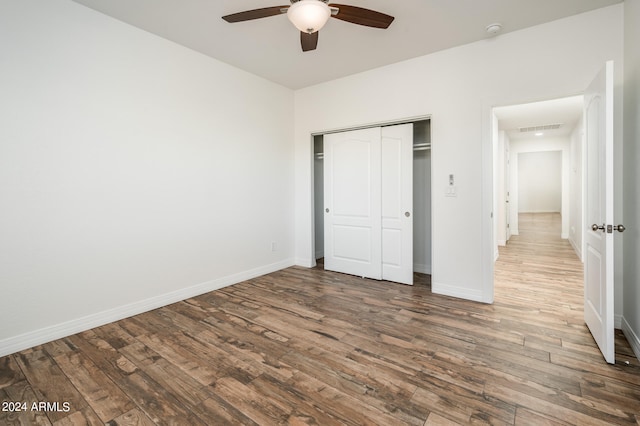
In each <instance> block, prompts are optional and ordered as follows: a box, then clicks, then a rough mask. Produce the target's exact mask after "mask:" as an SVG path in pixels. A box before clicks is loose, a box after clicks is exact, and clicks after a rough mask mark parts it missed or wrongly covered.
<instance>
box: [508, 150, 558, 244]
mask: <svg viewBox="0 0 640 426" xmlns="http://www.w3.org/2000/svg"><path fill="white" fill-rule="evenodd" d="M510 147H511V149H510V154H509V155H510V157H511V158H510V163H511V164H510V166H511V170H510V172H509V173H510V186H511V188H510V191H511V192H510V193H511V205H512V209H511V218H510V219H511V232H513V233H514V234H518V233H519V221H518V212H519V210H520V207H519V206H520V204H521V203H520V196H521V193H520V182H519V179H520V161H521V160H522V158H521V155H522V154H526V153H543V152H558V151H559V152H560V155H561V161H562V165H561V178H560V186H561V187H560V189H559V191H560V194H561V207H560V214H561V215H562V230H561V237H562V238H568V234H569V216H570V215H569V205H570V199H571V194H570V193H569V178H570V168H571V166H570V162H571V144H570V140H569V139H566V138H543V139H522V140H512V141H511V145H510Z"/></svg>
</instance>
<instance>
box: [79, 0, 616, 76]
mask: <svg viewBox="0 0 640 426" xmlns="http://www.w3.org/2000/svg"><path fill="white" fill-rule="evenodd" d="M74 1H75V2H77V3H80V4H83V5H86V6H88V7H90V8H92V9H95V10H98V11H100V12H103V13H105V14H107V15H109V16H112V17H114V18H116V19H119V20H121V21H124V22H127V23H129V24H131V25H134V26H136V27H139V28H141V29H144V30H146V31H149V32H151V33H154V34H157V35H159V36H160V37H164V38H166V39H168V40H171V41H174V42H176V43H178V44H181V45H184V46H186V47H189V48H191V49H194V50H196V51H198V52H201V53H204V54H205V55H208V56H211V57H213V58H216V59H218V60H221V61H223V62H226V63H228V64H231V65H234V66H236V67H238V68H241V69H244V70H246V71H249V72H251V73H253V74H256V75H259V76H262V77H264V78H266V79H268V80H271V81H273V82H276V83H279V84H281V85H284V86H286V87H289V88H292V89H299V88H302V87H306V86H310V85H314V84H317V83H321V82H324V81H329V80H333V79H336V78H339V77H343V76H347V75H351V74H355V73H358V72H362V71H366V70H369V69H373V68H377V67H380V66H383V65H387V64H391V63H394V62H399V61H402V60H405V59H410V58H413V57H417V56H422V55H426V54H429V53H433V52H436V51H439V50H444V49H447V48H451V47H454V46H459V45H462V44H466V43H470V42H474V41H478V40H481V39H484V38H487V37H488V35H487V33H486V31H485V28H486V27H487V25H489V24H492V23H494V22H499V23H501V24H502V25H503V31H502V33H506V32H510V31H515V30H519V29H522V28H526V27H530V26H533V25H538V24H541V23H544V22H549V21H553V20H556V19H560V18H563V17H567V16H570V15H575V14H578V13H582V12H586V11H589V10H593V9H597V8H600V7H605V6H609V5H612V4H615V3H620V2H621V1H622V0H481V1H480V0H396V1H389V0H339V1H340V3H343V4H349V5H353V6H359V7H365V8H368V9H373V10H377V11H380V12H383V13H386V14H389V15H392V16H394V17H395V18H396V19H395V21H394V22H393V23H392V24H391V26H390V27H389V28H388V29H386V30H379V29H374V28H368V27H363V26H360V25H355V24H350V23H346V22H343V21H339V20H337V19H330V20H329V22H328V23H327V25H326V26H325V27H324V28H323V29H322V30H321V31H320V35H319V42H318V48H317V50H315V51H311V52H306V53H303V52H302V51H301V49H300V36H299V32H298V31H297V30H296V29H295V28H294V27H293V25H292V24H291V23H290V22H289V21H288V20H287V17H286V15H281V16H273V17H269V18H263V19H258V20H253V21H247V22H241V23H235V24H229V23H227V22H225V21H223V20H222V19H221V17H222V16H224V15H228V14H231V13H235V12H240V11H244V10H248V9H257V8H262V7H269V6H278V5H287V4H288V1H287V0H74Z"/></svg>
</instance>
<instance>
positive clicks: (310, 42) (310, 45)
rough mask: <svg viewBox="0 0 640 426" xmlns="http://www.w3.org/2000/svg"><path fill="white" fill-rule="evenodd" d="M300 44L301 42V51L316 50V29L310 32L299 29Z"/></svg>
mask: <svg viewBox="0 0 640 426" xmlns="http://www.w3.org/2000/svg"><path fill="white" fill-rule="evenodd" d="M300 44H302V51H303V52H308V51H309V50H316V47H318V31H316V32H315V33H311V34H309V33H305V32H304V31H300Z"/></svg>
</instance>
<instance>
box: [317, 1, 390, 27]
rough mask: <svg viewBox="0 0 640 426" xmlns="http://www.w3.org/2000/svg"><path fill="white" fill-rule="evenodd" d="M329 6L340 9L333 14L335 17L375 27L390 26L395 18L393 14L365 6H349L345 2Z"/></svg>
mask: <svg viewBox="0 0 640 426" xmlns="http://www.w3.org/2000/svg"><path fill="white" fill-rule="evenodd" d="M329 7H335V8H337V9H338V13H337V14H335V15H331V16H332V17H333V18H336V19H340V20H342V21H346V22H351V23H352V24H359V25H364V26H366V27H373V28H385V29H386V28H389V25H391V23H392V22H393V20H394V19H395V18H394V17H393V16H390V15H386V14H384V13H381V12H376V11H375V10H370V9H365V8H363V7H357V6H349V5H345V4H335V3H331V4H329Z"/></svg>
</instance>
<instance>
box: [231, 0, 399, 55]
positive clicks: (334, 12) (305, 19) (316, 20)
mask: <svg viewBox="0 0 640 426" xmlns="http://www.w3.org/2000/svg"><path fill="white" fill-rule="evenodd" d="M285 13H286V14H287V17H288V18H289V20H290V21H291V22H292V23H293V25H295V27H296V28H298V29H299V30H300V43H301V44H302V51H303V52H308V51H309V50H315V49H316V47H317V46H318V31H319V30H320V29H321V28H322V27H323V26H324V24H326V23H327V21H328V20H329V18H336V19H340V20H342V21H346V22H351V23H352V24H359V25H364V26H367V27H373V28H382V29H386V28H388V27H389V25H391V23H392V22H393V19H394V18H393V16H389V15H386V14H384V13H381V12H376V11H375V10H370V9H365V8H362V7H357V6H349V5H344V4H335V3H329V0H291V5H290V6H272V7H264V8H261V9H253V10H246V11H244V12H238V13H233V14H231V15H226V16H223V17H222V19H224V20H225V21H227V22H230V23H234V22H242V21H250V20H252V19H260V18H267V17H269V16H275V15H282V14H285Z"/></svg>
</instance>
